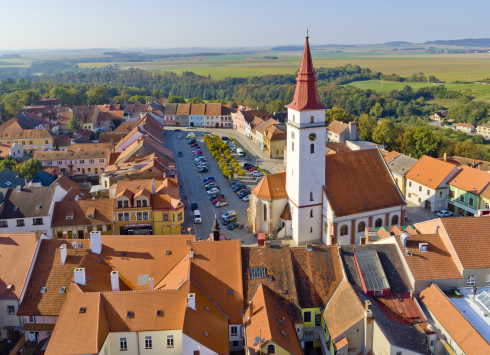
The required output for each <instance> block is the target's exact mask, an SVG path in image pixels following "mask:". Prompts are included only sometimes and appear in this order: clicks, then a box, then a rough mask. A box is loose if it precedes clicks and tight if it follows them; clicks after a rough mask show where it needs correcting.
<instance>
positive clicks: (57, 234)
mask: <svg viewBox="0 0 490 355" xmlns="http://www.w3.org/2000/svg"><path fill="white" fill-rule="evenodd" d="M51 228H52V229H53V236H54V238H58V239H84V238H90V232H92V231H99V232H100V233H101V234H104V235H107V234H114V199H112V198H106V199H97V200H91V199H90V200H78V201H60V202H56V203H55V205H54V210H53V219H52V221H51Z"/></svg>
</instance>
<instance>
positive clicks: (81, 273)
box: [73, 267, 87, 285]
mask: <svg viewBox="0 0 490 355" xmlns="http://www.w3.org/2000/svg"><path fill="white" fill-rule="evenodd" d="M73 273H74V274H75V282H76V283H77V284H79V285H85V284H86V283H87V279H86V277H85V268H84V267H79V268H76V269H75V271H74V272H73Z"/></svg>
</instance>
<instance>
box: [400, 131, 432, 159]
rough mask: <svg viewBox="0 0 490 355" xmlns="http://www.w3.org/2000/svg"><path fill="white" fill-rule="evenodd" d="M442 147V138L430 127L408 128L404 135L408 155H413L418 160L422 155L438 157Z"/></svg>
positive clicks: (404, 144)
mask: <svg viewBox="0 0 490 355" xmlns="http://www.w3.org/2000/svg"><path fill="white" fill-rule="evenodd" d="M440 145H441V137H440V136H439V134H438V133H437V132H436V131H434V130H432V129H431V128H429V127H428V126H422V127H416V128H415V127H408V128H407V129H406V130H405V133H404V134H403V147H404V148H405V151H406V153H410V154H412V156H414V157H416V158H417V159H418V158H420V157H421V156H422V155H436V154H435V153H436V152H437V151H438V149H439V146H440Z"/></svg>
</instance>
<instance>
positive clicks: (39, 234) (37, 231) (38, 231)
mask: <svg viewBox="0 0 490 355" xmlns="http://www.w3.org/2000/svg"><path fill="white" fill-rule="evenodd" d="M34 233H36V241H39V239H41V234H42V232H41V230H40V229H36V231H35V232H34Z"/></svg>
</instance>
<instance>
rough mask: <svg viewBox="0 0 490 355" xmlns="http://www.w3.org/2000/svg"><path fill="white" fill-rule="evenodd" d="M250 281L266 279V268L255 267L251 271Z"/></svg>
mask: <svg viewBox="0 0 490 355" xmlns="http://www.w3.org/2000/svg"><path fill="white" fill-rule="evenodd" d="M249 275H250V280H253V279H261V278H263V277H265V267H254V268H252V269H250V270H249Z"/></svg>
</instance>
